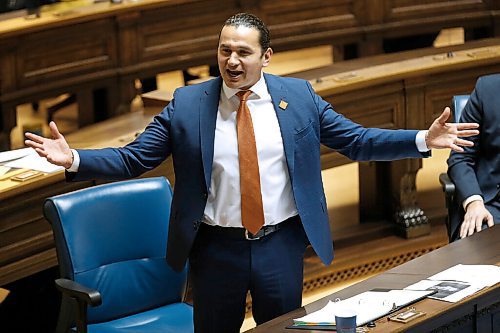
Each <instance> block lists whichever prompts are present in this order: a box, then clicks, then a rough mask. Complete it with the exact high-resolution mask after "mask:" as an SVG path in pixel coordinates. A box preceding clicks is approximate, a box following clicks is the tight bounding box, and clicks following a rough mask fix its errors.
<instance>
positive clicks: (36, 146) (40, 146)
mask: <svg viewBox="0 0 500 333" xmlns="http://www.w3.org/2000/svg"><path fill="white" fill-rule="evenodd" d="M24 144H25V145H26V146H28V147H31V148H34V149H35V150H36V149H43V144H42V143H39V142H36V141H32V140H25V141H24Z"/></svg>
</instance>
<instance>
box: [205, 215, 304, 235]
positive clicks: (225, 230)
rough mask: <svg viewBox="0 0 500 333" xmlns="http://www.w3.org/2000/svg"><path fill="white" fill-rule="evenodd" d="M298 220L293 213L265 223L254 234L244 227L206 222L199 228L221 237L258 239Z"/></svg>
mask: <svg viewBox="0 0 500 333" xmlns="http://www.w3.org/2000/svg"><path fill="white" fill-rule="evenodd" d="M299 221H300V220H299V216H298V215H295V216H293V217H290V218H288V219H286V220H285V221H283V222H280V223H278V224H274V225H265V226H263V227H262V228H260V230H259V231H258V232H257V233H256V234H255V235H253V234H252V233H251V232H249V231H248V230H246V229H245V228H232V227H219V226H213V225H209V224H206V223H202V224H201V230H203V231H204V232H208V233H210V234H212V235H217V234H218V235H221V236H223V237H230V238H234V239H246V240H258V239H261V238H263V237H266V236H267V235H270V234H272V233H273V232H275V231H278V230H280V229H282V228H284V227H286V226H287V225H289V224H291V223H293V222H295V223H297V222H299Z"/></svg>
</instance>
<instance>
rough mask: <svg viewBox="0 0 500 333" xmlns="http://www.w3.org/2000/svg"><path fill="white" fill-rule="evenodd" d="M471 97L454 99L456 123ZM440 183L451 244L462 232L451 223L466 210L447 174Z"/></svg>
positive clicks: (441, 177) (453, 107) (453, 106)
mask: <svg viewBox="0 0 500 333" xmlns="http://www.w3.org/2000/svg"><path fill="white" fill-rule="evenodd" d="M469 97H470V95H456V96H453V98H452V112H453V117H454V121H455V122H457V123H458V122H460V116H461V115H462V110H463V109H464V107H465V105H466V104H467V102H468V101H469ZM439 182H440V183H441V186H442V188H443V192H444V194H445V200H446V208H447V209H448V216H447V217H446V228H447V230H448V240H449V241H450V243H451V242H453V241H456V240H457V239H459V236H460V230H459V229H457V228H455V230H453V228H452V226H453V223H451V221H455V220H459V219H463V216H464V210H463V208H462V206H461V204H460V203H459V202H457V199H456V196H455V184H454V183H453V182H452V181H451V179H450V177H448V174H447V173H442V174H440V175H439Z"/></svg>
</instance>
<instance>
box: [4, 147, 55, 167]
mask: <svg viewBox="0 0 500 333" xmlns="http://www.w3.org/2000/svg"><path fill="white" fill-rule="evenodd" d="M27 149H30V150H31V151H30V152H29V154H28V155H27V156H24V157H23V158H19V159H17V160H14V161H11V162H8V163H6V164H5V166H6V167H10V168H18V169H31V170H37V171H41V172H45V173H53V172H56V171H59V170H64V168H63V167H61V166H58V165H54V164H52V163H49V162H47V159H46V158H44V157H40V156H38V154H37V153H36V151H35V150H34V149H31V148H27Z"/></svg>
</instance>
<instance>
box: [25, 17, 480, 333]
mask: <svg viewBox="0 0 500 333" xmlns="http://www.w3.org/2000/svg"><path fill="white" fill-rule="evenodd" d="M272 54H273V51H272V49H271V48H270V40H269V32H268V30H267V28H266V26H265V25H264V23H263V22H262V21H261V20H260V19H259V18H257V17H255V16H253V15H251V14H245V13H243V14H237V15H234V16H232V17H231V18H229V19H228V20H227V21H226V22H225V24H224V26H223V28H222V30H221V32H220V36H219V46H218V51H217V58H218V64H219V70H220V74H221V76H220V77H218V78H216V79H214V80H211V81H208V82H205V83H202V84H198V85H194V86H188V87H184V88H180V89H178V90H177V91H176V92H175V94H174V99H173V100H172V102H171V103H170V104H169V105H168V106H167V107H166V108H165V109H164V110H163V111H162V112H161V113H160V114H159V115H158V116H156V117H155V119H154V120H153V122H152V123H151V124H150V125H148V127H147V128H146V130H145V131H144V132H143V133H142V134H141V135H140V136H139V137H138V138H137V139H136V140H135V141H134V142H132V143H130V144H128V145H127V146H125V147H122V148H117V149H114V148H107V149H100V150H78V151H76V150H71V149H70V148H69V147H68V145H67V143H66V141H65V140H64V137H63V136H62V135H61V134H60V133H59V131H58V130H57V127H56V125H55V124H54V123H51V124H50V127H51V131H52V136H53V138H52V139H45V138H42V137H39V136H36V135H33V134H26V136H27V137H28V140H27V141H26V144H27V145H29V146H31V147H34V148H35V149H36V150H37V151H38V153H39V154H40V155H41V156H45V157H47V159H48V160H49V161H50V162H52V163H55V164H58V165H63V166H64V167H66V168H67V169H68V171H69V172H68V178H69V179H72V180H82V179H89V178H104V179H125V178H130V177H136V176H138V175H140V174H141V173H143V172H145V171H147V170H150V169H152V168H154V167H156V166H157V165H159V164H160V163H161V162H162V161H163V160H164V159H165V158H166V157H168V156H169V155H172V157H173V163H174V171H175V177H176V181H175V188H174V197H173V202H172V209H171V211H172V213H171V216H170V229H169V237H168V249H167V261H168V263H169V264H170V265H171V266H172V267H173V268H174V269H180V268H181V267H183V265H184V264H185V262H186V260H187V259H188V258H189V265H190V276H191V281H192V287H193V300H194V321H195V329H196V331H197V332H204V333H206V332H238V331H239V329H240V326H241V324H242V322H243V319H244V313H245V298H246V295H247V292H248V291H250V293H251V296H252V301H253V306H252V311H253V315H254V319H255V320H256V322H257V324H260V323H263V322H265V321H268V320H270V319H273V318H275V317H277V316H279V315H281V314H283V313H286V312H288V311H291V310H293V309H296V308H298V307H300V305H301V297H302V279H303V255H304V251H305V249H306V246H307V245H308V244H309V243H310V244H311V245H312V247H313V248H314V249H315V251H316V253H317V254H318V256H319V257H320V258H321V260H322V261H323V262H324V263H325V264H329V263H330V262H331V261H332V260H333V247H332V239H331V237H330V228H329V223H328V216H327V207H326V202H325V195H324V191H323V184H322V180H321V165H320V143H323V144H325V145H326V146H328V147H331V148H333V149H335V150H337V151H338V152H340V153H342V154H344V155H346V156H348V157H349V158H351V159H354V160H394V159H401V158H411V157H416V158H418V157H422V156H427V155H428V150H429V149H430V148H452V149H455V150H457V151H462V150H463V149H462V148H461V147H460V146H461V145H463V146H469V145H470V142H469V141H467V140H464V139H461V138H460V137H466V136H470V135H475V134H477V130H475V129H474V128H476V127H477V126H476V125H475V124H460V125H457V124H447V123H445V121H446V119H447V118H448V117H449V115H450V111H449V108H446V109H445V111H444V112H443V114H442V115H441V116H440V117H439V118H438V119H437V120H436V121H435V122H434V123H433V124H432V126H431V127H430V129H429V130H428V131H420V132H419V131H413V130H381V129H367V128H363V127H362V126H360V125H358V124H356V123H353V122H352V121H350V120H348V119H346V118H345V117H343V116H342V115H340V114H338V113H336V112H335V111H334V110H333V108H332V106H331V105H330V104H328V103H327V102H325V101H324V100H322V99H321V98H320V97H319V96H318V95H316V94H315V93H314V91H313V89H312V87H311V85H310V84H309V83H308V82H306V81H303V80H299V79H293V78H282V77H278V76H274V75H268V74H263V73H262V69H263V68H264V67H266V66H267V65H268V64H269V62H270V60H271V56H272ZM242 91H243V92H248V91H250V92H248V94H250V95H249V96H248V97H242V96H241V94H240V93H241V92H242ZM240 98H241V99H242V101H240ZM245 99H246V102H244V100H245ZM245 103H246V107H247V108H248V109H249V110H250V111H249V112H250V114H251V119H252V122H253V133H254V136H255V138H254V139H255V140H254V143H252V145H255V147H256V148H255V150H256V155H257V157H258V162H254V163H253V164H254V166H255V164H257V166H258V172H259V174H258V176H257V177H256V178H257V180H258V181H260V182H259V184H260V191H259V193H258V194H257V195H255V196H254V195H252V196H249V197H246V198H245V199H244V200H241V195H242V194H243V190H241V191H240V187H241V188H243V185H244V184H243V181H242V180H241V179H240V178H243V176H242V175H243V174H244V173H246V171H247V170H246V168H247V167H244V168H242V169H240V167H241V166H242V164H243V162H241V163H240V161H239V155H241V149H243V148H246V146H247V145H250V141H247V142H245V143H244V144H243V146H244V147H243V148H242V147H241V146H240V145H239V144H240V143H241V142H239V135H240V134H239V129H238V132H237V127H239V126H238V122H239V120H237V113H238V114H240V111H237V109H240V108H241V106H242V105H243V104H245ZM242 109H244V108H242ZM239 151H240V153H239ZM247 165H248V164H247ZM248 168H250V166H249V167H248ZM74 171H77V172H74ZM240 176H241V177H240ZM240 181H241V183H240ZM245 186H246V185H245ZM257 197H258V199H257ZM261 197H262V199H261ZM247 200H248V201H256V202H260V203H261V208H259V209H254V210H253V211H252V212H251V214H254V219H255V220H258V219H260V218H261V217H263V221H262V223H263V226H261V227H259V228H260V229H258V231H256V230H253V231H252V232H249V231H248V230H247V229H245V228H244V227H243V225H246V224H245V222H244V221H243V206H244V205H245V204H247ZM245 216H247V215H245ZM245 219H247V218H245ZM145 223H147V221H145Z"/></svg>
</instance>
